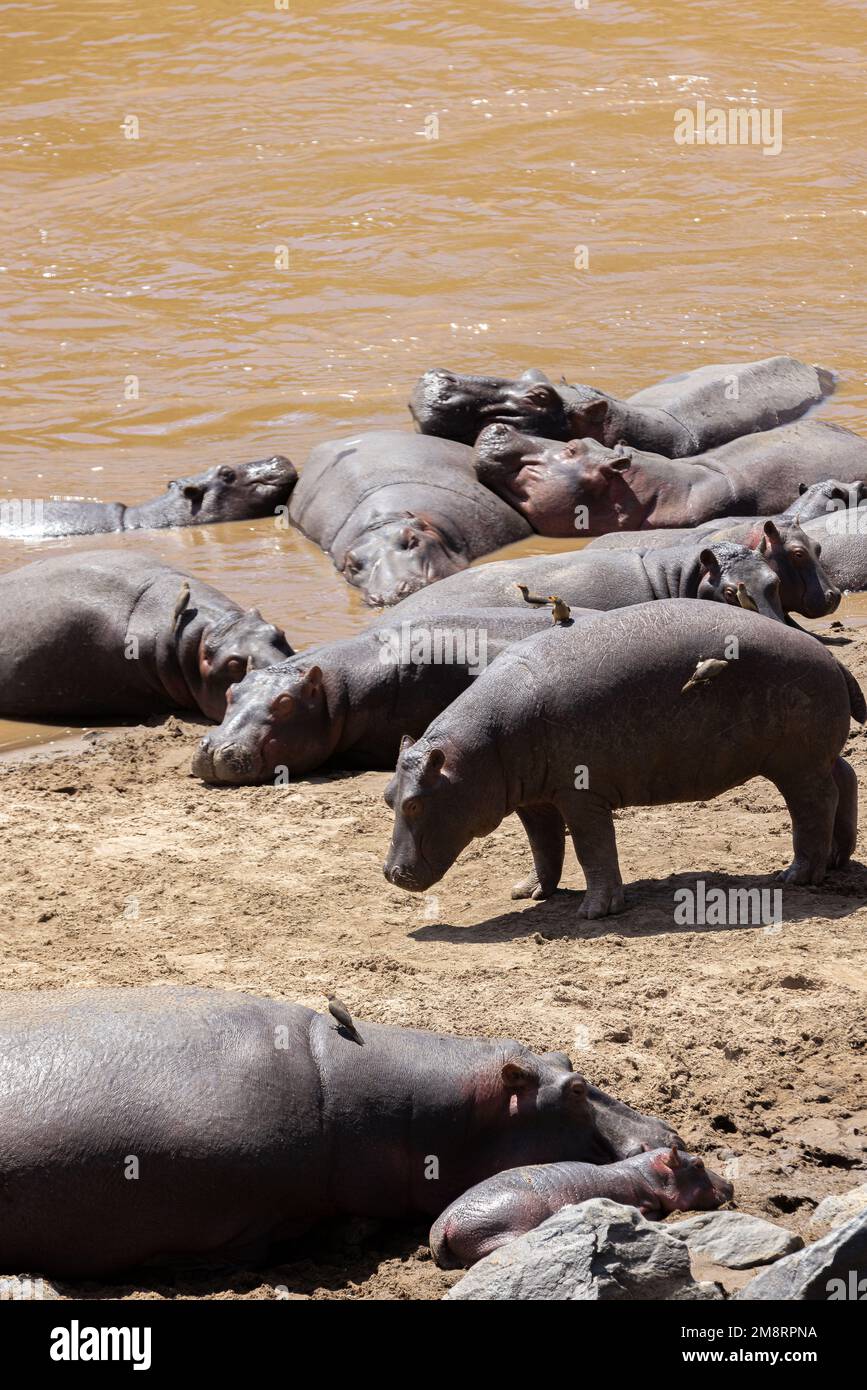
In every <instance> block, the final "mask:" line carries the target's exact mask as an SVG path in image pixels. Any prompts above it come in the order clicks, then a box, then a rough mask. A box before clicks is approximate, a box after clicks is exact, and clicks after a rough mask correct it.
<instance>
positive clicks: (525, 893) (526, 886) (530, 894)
mask: <svg viewBox="0 0 867 1390" xmlns="http://www.w3.org/2000/svg"><path fill="white" fill-rule="evenodd" d="M556 887H557V885H556V884H554V885H553V886H552V887H550V888H549V887H548V886H547V885H546V884H544V883H540V882H539V880H538V878H537V877H536V875H535V874H530V876H529V878H522V879H521V881H520V883H516V884H515V886H514V887H513V889H512V892H511V896H512V898H535V899H536V901H537V902H542V901H543V899H545V898H550V897H551V895H552V893H554V891H555V890H556Z"/></svg>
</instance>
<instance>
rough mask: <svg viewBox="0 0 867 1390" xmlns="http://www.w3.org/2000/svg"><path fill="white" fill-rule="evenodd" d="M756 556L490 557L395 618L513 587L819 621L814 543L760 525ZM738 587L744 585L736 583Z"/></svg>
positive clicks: (585, 602)
mask: <svg viewBox="0 0 867 1390" xmlns="http://www.w3.org/2000/svg"><path fill="white" fill-rule="evenodd" d="M765 527H766V529H765V532H764V533H763V539H764V541H765V542H766V544H765V545H764V547H763V550H762V552H761V553H759V552H758V551H755V550H750V549H749V548H748V547H747V546H743V545H738V544H736V543H735V542H733V541H713V542H708V543H707V544H705V545H703V546H702V545H700V544H699V545H691V546H686V545H685V546H673V547H672V548H671V549H670V550H650V551H648V553H647V554H646V555H645V554H642V553H641V552H640V551H626V552H623V553H621V552H619V551H616V550H611V551H605V550H603V551H599V552H597V551H595V550H594V551H591V550H590V549H589V548H588V549H586V550H568V551H565V552H562V553H561V554H558V555H533V556H530V557H528V558H527V559H525V560H522V559H518V560H492V561H490V562H489V563H488V564H486V565H477V566H476V567H475V568H473V569H471V570H467V571H466V573H465V574H456V575H453V576H452V577H451V578H450V579H443V580H441V582H440V583H439V584H435V585H434V586H433V587H432V588H431V589H427V590H425V591H424V592H423V593H420V594H413V595H412V596H411V597H410V598H408V599H404V601H403V603H401V604H399V605H398V607H397V608H396V609H395V610H394V615H393V616H395V617H400V618H401V619H403V618H408V617H412V618H416V617H417V616H420V615H421V614H425V613H427V612H429V611H432V610H433V609H434V608H440V609H445V608H453V609H458V608H460V607H461V606H462V605H463V606H466V607H468V608H476V607H482V606H484V607H498V606H500V605H503V604H506V605H509V606H520V605H522V604H523V603H524V599H523V597H522V595H521V592H520V589H519V587H518V586H519V585H521V584H523V585H525V586H526V587H528V588H529V589H531V590H532V591H533V593H534V594H537V595H545V594H557V595H559V597H560V598H562V599H564V600H565V601H566V603H568V604H576V605H580V606H581V607H584V608H597V609H611V608H625V607H628V606H629V605H630V604H634V603H646V602H648V600H650V599H666V598H700V599H710V600H715V601H717V602H720V603H730V604H734V605H739V606H741V607H754V608H755V609H756V610H757V611H758V612H759V613H763V614H764V615H765V617H767V618H777V619H779V620H782V621H785V618H786V615H787V614H788V613H790V612H795V613H801V614H803V616H804V617H805V618H822V617H825V616H826V615H827V614H828V613H832V612H833V611H834V609H835V608H836V607H837V605H838V604H839V602H840V593H839V591H838V590H837V589H835V588H834V586H833V584H832V583H831V581H830V580H829V579H828V576H827V575H826V574H825V573H824V571H823V570H822V567H821V565H820V564H819V561H818V556H817V554H816V553H815V546H812V545H811V543H810V542H809V541H808V540H807V538H806V537H803V538H802V533H800V532H798V533H797V534H795V533H794V532H791V533H787V534H786V535H785V536H782V535H781V534H780V533H779V532H778V531H777V530H776V528H775V527H774V524H773V522H766V523H765ZM741 586H743V588H741Z"/></svg>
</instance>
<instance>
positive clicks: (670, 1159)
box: [662, 1144, 683, 1172]
mask: <svg viewBox="0 0 867 1390" xmlns="http://www.w3.org/2000/svg"><path fill="white" fill-rule="evenodd" d="M662 1161H663V1163H664V1164H665V1166H666V1168H670V1169H671V1171H672V1172H674V1171H675V1170H676V1169H677V1168H680V1167H681V1165H682V1162H683V1160H682V1159H681V1156H680V1154H679V1153H678V1151H677V1145H676V1144H672V1146H671V1148H670V1150H669V1152H668V1153H667V1154H666V1155H665V1158H664V1159H663V1160H662Z"/></svg>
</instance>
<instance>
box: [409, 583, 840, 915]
mask: <svg viewBox="0 0 867 1390" xmlns="http://www.w3.org/2000/svg"><path fill="white" fill-rule="evenodd" d="M703 659H704V665H705V668H707V666H708V664H710V670H709V671H708V670H707V669H705V673H704V675H702V674H701V672H700V671H699V670H697V668H698V667H699V666H701V665H702V663H703ZM865 715H867V709H865V704H864V697H863V695H862V693H861V690H860V687H859V686H858V684H857V682H856V681H855V679H854V677H852V676H851V675H850V674H849V673H848V672H846V671H845V669H844V668H843V667H842V666H841V665H839V663H838V662H837V661H835V660H834V658H833V656H831V655H830V653H829V652H828V651H827V650H826V649H825V648H824V647H822V646H821V645H820V644H819V643H818V642H816V641H815V640H814V639H813V638H811V637H810V636H808V635H807V634H805V633H802V632H800V631H798V630H795V629H792V628H789V627H785V626H784V625H783V624H782V623H765V622H758V621H757V620H756V618H755V615H754V614H752V613H747V612H743V611H742V610H740V609H734V608H731V609H729V608H727V609H725V610H723V609H722V608H721V607H719V606H717V605H712V604H707V603H691V602H688V601H686V600H683V599H671V600H669V601H667V602H661V603H648V604H640V605H638V606H637V607H634V608H626V609H622V610H621V611H619V612H616V613H604V614H602V613H601V614H599V615H598V616H597V617H591V618H585V619H582V621H581V622H580V623H575V624H574V625H573V626H572V627H570V628H559V627H557V628H552V629H551V630H550V631H548V632H543V633H539V634H538V635H537V636H535V637H530V638H528V639H527V640H526V641H524V642H518V643H516V644H515V645H514V646H512V647H510V648H509V650H508V651H506V652H503V653H502V655H501V656H500V657H498V658H497V660H496V661H495V662H494V663H493V664H492V665H491V666H490V667H489V668H488V670H487V671H485V672H484V674H483V675H481V676H480V677H479V678H478V680H476V681H475V682H474V683H473V685H472V686H470V688H469V689H468V690H467V691H465V692H464V694H463V695H460V696H458V698H457V700H455V701H454V703H453V704H452V705H450V706H449V708H448V709H447V710H445V711H444V712H443V713H442V714H441V715H439V716H438V717H437V718H436V719H435V720H434V721H433V723H432V724H431V725H430V727H429V728H428V729H427V730H426V732H425V733H424V734H423V736H422V737H421V738H420V739H419V740H418V741H417V742H415V741H414V740H412V739H405V740H404V743H403V746H402V751H401V755H400V759H399V761H398V764H397V770H396V772H395V775H394V777H393V778H392V780H391V782H390V783H389V785H388V787H387V789H386V793H385V800H386V804H387V805H388V806H390V807H391V808H392V809H393V811H394V827H393V832H392V838H391V844H390V845H389V849H388V854H387V857H386V861H385V864H384V873H385V876H386V878H387V879H388V880H389V882H390V883H393V884H394V885H395V886H396V887H398V888H404V889H406V890H407V891H408V892H413V893H423V892H426V891H427V890H428V889H429V888H430V887H431V886H432V885H433V884H434V883H436V882H437V881H438V880H439V879H441V878H442V877H443V875H444V874H445V873H446V872H447V871H448V869H449V868H450V867H451V865H452V864H453V863H454V862H455V860H456V859H457V857H458V855H459V854H460V853H461V851H462V850H463V849H465V848H466V846H467V845H468V844H469V843H470V841H471V840H473V839H475V838H478V837H480V836H485V835H490V834H492V832H493V831H494V830H496V828H497V826H498V825H499V824H500V823H501V821H502V820H503V819H504V818H505V817H506V816H507V815H509V814H511V812H513V811H514V812H516V813H517V815H518V817H519V819H520V820H521V822H522V824H523V826H524V829H525V830H526V832H527V837H528V839H529V841H530V849H531V851H532V855H533V862H534V865H535V872H534V874H533V875H531V876H530V878H528V879H527V880H526V881H524V882H522V883H519V884H517V885H516V887H515V889H514V890H513V897H534V898H544V897H548V896H550V894H551V893H553V892H554V890H555V888H556V887H557V884H558V883H559V881H560V875H561V873H562V871H563V856H564V848H565V832H566V829H567V828H568V830H569V833H570V835H571V837H572V843H573V845H574V847H575V853H576V855H577V857H578V861H579V863H580V865H581V868H582V869H583V871H584V877H585V879H586V884H587V887H586V890H585V893H584V898H583V901H582V903H581V906H580V907H579V909H578V916H579V917H604V916H606V915H607V914H608V913H611V912H618V911H620V910H621V909H622V908H623V906H624V894H623V881H622V879H621V877H620V868H619V864H618V859H617V843H616V839H615V833H614V821H613V818H612V812H613V811H615V810H617V809H619V808H620V807H622V806H649V805H660V804H664V803H667V802H674V801H709V800H711V799H712V798H713V797H715V796H719V795H720V794H721V793H722V792H724V791H728V790H730V789H731V788H732V787H737V786H740V785H741V784H742V783H743V782H747V781H749V780H750V779H751V778H752V777H766V778H768V780H769V781H771V782H773V784H774V785H775V786H776V787H777V788H778V789H779V791H780V792H781V793H782V795H783V797H784V799H785V802H786V806H787V807H788V811H789V814H790V816H791V818H792V830H793V837H794V846H795V855H794V859H793V861H792V863H791V865H790V866H789V868H788V869H786V870H785V871H784V872H782V873H781V874H780V878H781V879H782V880H783V881H784V882H787V883H794V884H803V883H821V882H822V880H823V879H824V877H825V874H826V872H827V870H828V868H829V867H830V868H842V867H843V866H844V865H845V864H846V863H847V862H848V860H849V857H850V855H851V853H852V851H853V849H854V847H855V836H856V827H857V790H858V788H857V781H856V778H855V773H854V772H853V770H852V768H851V767H850V766H849V764H848V763H847V762H845V761H844V759H843V758H841V757H840V756H839V754H840V750H841V749H842V748H843V746H844V744H845V742H846V739H847V738H848V736H849V723H850V719H851V718H852V717H853V716H854V717H855V718H856V719H858V720H860V721H862V722H863V720H864V718H865ZM721 731H722V732H721Z"/></svg>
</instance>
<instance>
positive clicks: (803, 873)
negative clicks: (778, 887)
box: [777, 859, 825, 886]
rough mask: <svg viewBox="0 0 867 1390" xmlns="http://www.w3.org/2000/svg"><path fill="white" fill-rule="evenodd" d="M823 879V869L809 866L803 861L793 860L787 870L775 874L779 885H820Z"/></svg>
mask: <svg viewBox="0 0 867 1390" xmlns="http://www.w3.org/2000/svg"><path fill="white" fill-rule="evenodd" d="M824 879H825V869H824V868H819V866H818V865H815V864H810V863H809V862H808V861H807V860H805V859H793V860H792V863H791V864H790V865H789V867H788V869H781V870H780V872H779V873H778V874H777V881H778V882H779V883H791V884H794V885H796V886H799V885H800V886H806V885H808V884H816V883H822V882H824Z"/></svg>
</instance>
